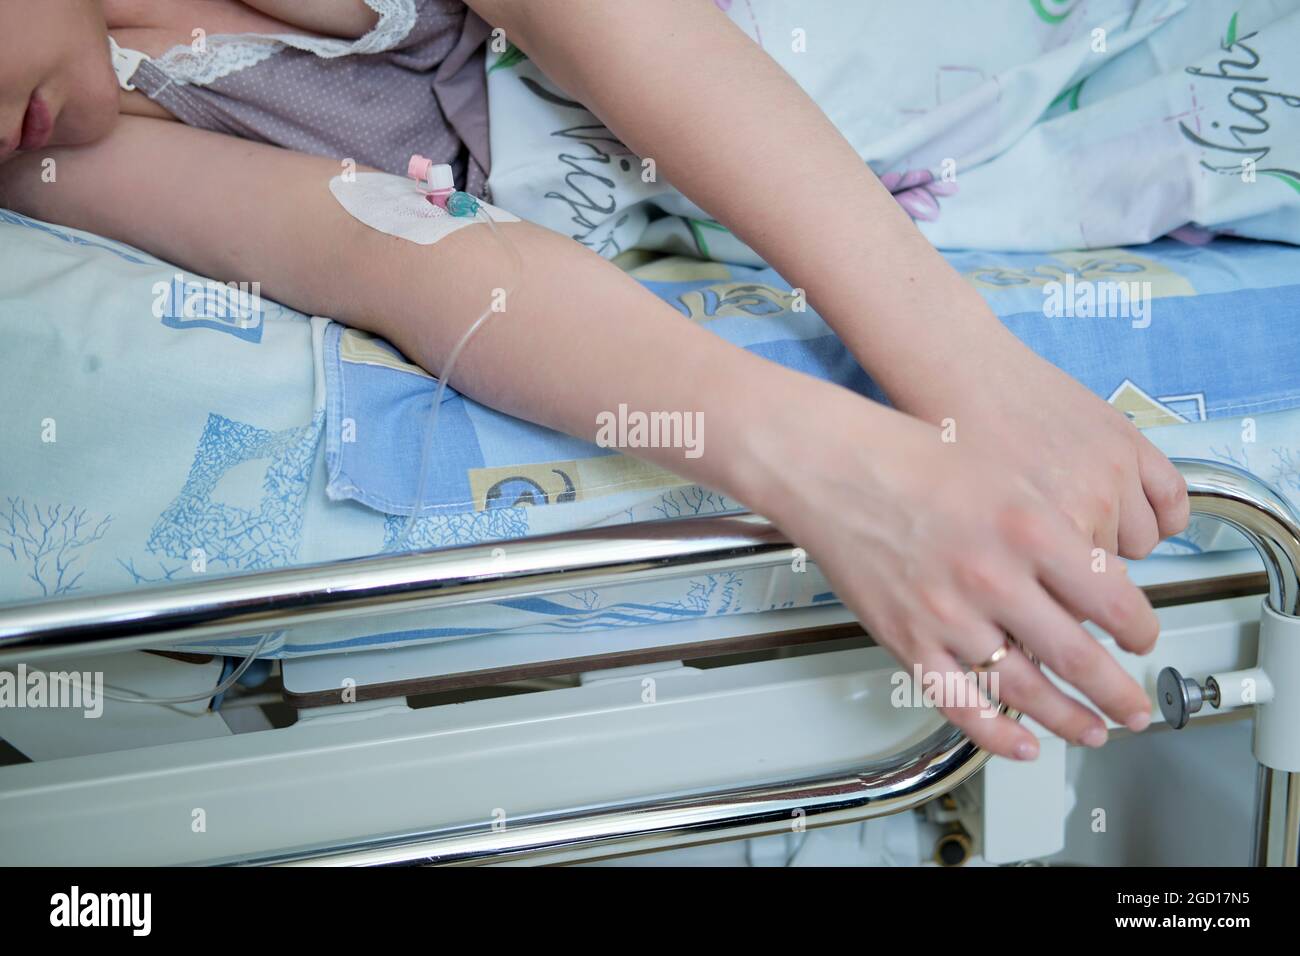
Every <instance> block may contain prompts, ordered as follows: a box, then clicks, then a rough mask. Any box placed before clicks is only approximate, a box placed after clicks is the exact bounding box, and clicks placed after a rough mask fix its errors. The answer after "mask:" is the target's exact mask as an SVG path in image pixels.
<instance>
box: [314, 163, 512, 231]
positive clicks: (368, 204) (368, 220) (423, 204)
mask: <svg viewBox="0 0 1300 956" xmlns="http://www.w3.org/2000/svg"><path fill="white" fill-rule="evenodd" d="M330 192H332V193H333V194H334V198H335V199H337V200H338V201H339V205H341V206H342V207H343V208H344V209H346V210H347V211H348V213H350V214H351V215H352V217H353V218H354V219H356V220H357V221H359V222H361V223H364V224H365V225H367V226H369V227H370V228H371V229H376V230H378V231H379V232H382V233H386V234H387V235H390V236H396V237H397V238H398V239H405V240H407V241H408V242H414V243H416V244H418V245H421V246H431V245H433V244H434V243H435V242H437V241H438V240H439V239H443V238H445V237H447V236H450V235H451V234H452V233H453V232H455V231H456V230H458V229H464V228H465V227H466V226H472V225H474V223H476V222H482V221H483V220H482V218H481V216H482V215H483V214H484V213H486V214H487V215H489V216H491V217H492V218H493V220H495V221H496V222H518V221H519V217H518V216H512V215H510V213H508V212H506V211H505V210H504V209H499V208H497V207H496V206H493V205H490V204H489V203H485V202H483V201H482V200H481V199H480V200H479V215H478V216H468V217H460V216H453V215H452V214H451V213H449V212H447V211H446V210H445V209H441V208H439V207H438V206H435V205H434V204H433V203H431V202H429V201H428V200H427V199H425V198H424V196H425V194H424V192H423V191H422V190H421V189H420V187H419V185H418V184H417V183H415V182H414V181H413V180H410V179H405V178H403V177H401V176H393V175H390V174H388V173H357V174H356V176H355V177H354V178H352V179H344V177H342V176H335V177H334V178H333V179H331V180H330Z"/></svg>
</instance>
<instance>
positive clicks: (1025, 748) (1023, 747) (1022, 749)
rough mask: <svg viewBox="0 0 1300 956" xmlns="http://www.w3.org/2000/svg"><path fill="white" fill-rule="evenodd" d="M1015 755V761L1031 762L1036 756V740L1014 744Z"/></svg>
mask: <svg viewBox="0 0 1300 956" xmlns="http://www.w3.org/2000/svg"><path fill="white" fill-rule="evenodd" d="M1015 753H1016V759H1017V760H1033V759H1034V758H1035V757H1037V756H1038V741H1036V740H1022V741H1020V743H1018V744H1016V751H1015Z"/></svg>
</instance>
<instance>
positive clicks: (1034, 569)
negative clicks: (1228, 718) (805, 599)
mask: <svg viewBox="0 0 1300 956" xmlns="http://www.w3.org/2000/svg"><path fill="white" fill-rule="evenodd" d="M823 398H826V396H823ZM820 408H821V412H822V414H821V415H820V416H819V421H818V422H816V423H809V426H808V427H807V428H805V429H804V432H803V435H802V438H801V439H800V441H799V442H798V446H797V447H795V446H781V447H774V448H773V449H772V450H771V451H772V460H771V461H772V464H773V467H777V462H783V463H784V465H783V466H781V467H784V469H785V470H786V472H787V474H788V473H789V472H790V470H791V465H790V463H791V462H799V463H800V464H799V466H798V468H797V470H798V473H799V478H798V480H797V481H795V480H790V481H789V482H787V483H786V484H785V486H784V491H783V494H782V496H781V497H780V500H777V499H773V500H771V501H757V502H755V507H757V508H758V509H759V510H762V511H764V512H765V513H767V514H768V516H769V517H771V518H772V519H773V520H774V521H775V522H776V523H777V524H778V525H779V526H780V527H781V528H782V530H784V531H785V532H786V533H787V534H789V535H790V536H791V537H792V538H793V539H794V540H796V541H797V542H799V543H800V544H801V545H802V546H803V547H805V548H806V549H807V550H808V553H809V555H810V557H811V558H813V559H814V560H815V561H816V562H817V563H818V565H819V567H820V568H821V569H822V570H823V571H824V572H825V573H826V575H827V577H828V578H829V579H830V581H831V583H832V585H833V586H834V588H835V592H836V594H837V595H838V596H839V597H840V598H841V599H842V600H843V601H844V602H845V603H846V604H847V605H848V606H849V607H850V608H852V609H853V611H854V612H855V613H856V614H857V615H858V616H859V618H860V619H861V620H862V622H863V624H864V625H865V626H866V628H867V630H868V631H869V632H870V633H871V635H872V636H873V637H874V638H875V639H876V640H877V641H878V642H879V643H880V644H882V645H883V646H885V647H887V648H888V649H889V650H890V651H892V652H893V653H894V655H895V656H896V657H898V659H899V660H900V661H901V662H902V663H903V664H904V665H905V666H906V667H907V670H908V673H909V674H910V673H912V672H913V667H914V665H919V666H920V668H921V670H922V672H923V674H924V675H926V677H927V679H928V676H929V675H931V674H934V675H942V676H944V677H945V678H946V677H947V676H948V675H965V677H964V678H963V679H964V680H966V681H967V686H970V685H972V684H973V683H974V681H975V676H974V674H973V673H972V671H973V670H974V669H975V667H976V666H977V665H979V664H981V663H983V662H990V661H992V663H991V665H990V667H989V668H988V669H989V672H990V674H996V675H997V682H998V683H997V687H996V691H997V693H998V695H999V696H1000V698H1001V699H1002V700H1004V701H1006V702H1007V703H1009V704H1010V705H1011V706H1013V707H1015V708H1016V709H1018V710H1021V711H1023V712H1024V713H1025V714H1027V715H1029V716H1030V717H1032V718H1034V719H1035V720H1036V721H1038V722H1039V723H1041V724H1042V725H1043V726H1045V727H1047V728H1048V729H1050V730H1051V731H1053V732H1054V733H1056V734H1058V735H1060V736H1061V737H1063V738H1065V739H1066V740H1069V741H1073V742H1077V743H1081V744H1085V745H1090V746H1099V745H1100V744H1101V743H1103V742H1104V741H1105V739H1106V731H1105V725H1104V723H1103V721H1102V720H1101V719H1100V718H1099V717H1098V715H1097V714H1096V713H1094V712H1093V711H1092V710H1090V709H1088V708H1087V707H1085V706H1084V705H1083V704H1081V703H1079V702H1078V701H1077V700H1074V699H1072V698H1071V697H1068V696H1067V695H1066V694H1064V693H1062V692H1061V691H1060V690H1058V689H1057V688H1056V687H1055V686H1054V685H1053V684H1052V683H1051V682H1050V681H1049V680H1048V678H1047V677H1046V676H1044V675H1043V674H1042V673H1041V672H1040V671H1039V669H1038V667H1036V666H1035V665H1034V663H1033V662H1032V661H1031V660H1030V659H1029V657H1028V656H1026V654H1025V651H1028V652H1029V653H1031V654H1032V655H1033V656H1034V657H1036V658H1037V659H1038V660H1040V661H1041V662H1043V663H1044V664H1045V665H1047V666H1048V667H1050V668H1051V669H1052V671H1054V672H1055V673H1056V674H1057V675H1058V676H1060V677H1061V678H1063V679H1064V680H1065V681H1066V682H1068V683H1069V684H1072V685H1073V686H1074V687H1075V688H1076V689H1077V690H1078V691H1080V692H1081V693H1082V694H1083V696H1084V697H1085V698H1087V700H1089V701H1090V702H1091V703H1092V704H1093V705H1094V706H1095V707H1096V708H1097V709H1098V710H1100V711H1101V712H1102V713H1104V714H1105V715H1106V716H1107V717H1109V718H1111V719H1112V720H1114V721H1115V722H1117V723H1119V724H1121V725H1127V726H1128V727H1129V728H1130V729H1133V730H1141V729H1143V728H1144V727H1145V726H1146V725H1147V724H1148V723H1149V720H1150V704H1149V701H1148V698H1147V695H1146V693H1145V692H1144V691H1143V689H1142V688H1141V687H1140V686H1138V684H1137V683H1136V682H1135V681H1134V680H1133V679H1132V678H1130V677H1129V676H1128V675H1126V674H1125V673H1124V671H1123V670H1122V669H1121V668H1120V666H1119V664H1118V663H1117V662H1116V661H1115V659H1114V658H1113V657H1112V656H1111V654H1110V653H1109V652H1108V651H1106V650H1105V649H1104V648H1103V647H1102V646H1101V644H1099V643H1098V642H1097V640H1096V639H1094V638H1093V637H1092V636H1091V635H1090V634H1089V633H1088V632H1087V631H1085V630H1084V628H1083V627H1082V626H1081V625H1080V624H1079V621H1080V620H1084V619H1087V620H1091V621H1093V622H1094V623H1096V624H1097V625H1099V626H1100V627H1102V628H1103V629H1104V630H1106V631H1107V632H1109V633H1110V634H1111V635H1113V636H1114V638H1115V640H1116V641H1117V643H1118V644H1119V645H1120V646H1121V647H1122V648H1124V649H1126V650H1129V651H1132V652H1135V653H1146V652H1147V651H1149V650H1150V649H1151V647H1152V646H1153V644H1154V642H1155V640H1156V636H1157V632H1158V628H1159V625H1158V622H1157V619H1156V615H1155V612H1154V611H1153V610H1152V609H1151V606H1150V604H1149V603H1148V601H1147V599H1146V597H1145V596H1144V595H1143V593H1142V592H1141V591H1140V590H1139V589H1138V588H1137V587H1136V586H1135V585H1134V584H1133V583H1132V582H1130V581H1129V579H1128V577H1127V575H1126V573H1125V568H1124V563H1123V561H1121V560H1120V559H1119V558H1117V557H1115V556H1114V555H1113V554H1112V553H1108V552H1107V551H1105V550H1102V549H1099V548H1097V546H1096V544H1095V540H1094V539H1095V537H1096V535H1097V533H1098V528H1097V527H1093V528H1090V529H1089V530H1088V532H1087V533H1085V532H1083V531H1081V530H1080V528H1079V527H1078V526H1077V518H1072V517H1069V516H1067V513H1066V512H1065V511H1064V510H1063V509H1062V508H1061V507H1059V506H1058V505H1057V504H1056V503H1054V502H1053V501H1052V500H1051V499H1050V498H1049V497H1048V496H1047V494H1046V493H1045V492H1044V490H1043V489H1042V488H1041V487H1039V486H1038V482H1039V481H1041V480H1042V478H1041V476H1040V475H1036V474H1034V473H1033V472H1032V469H1025V468H1023V467H1021V464H1020V461H1019V460H1017V459H1013V458H1011V457H1010V456H1008V455H1006V454H1004V453H1002V452H1000V451H996V450H993V449H992V448H991V446H983V445H981V444H980V443H977V442H976V441H975V440H973V439H967V438H965V437H963V436H962V435H961V434H960V432H958V435H957V440H956V441H945V437H951V436H945V434H944V431H943V429H940V428H936V427H934V426H931V425H928V424H924V423H922V422H919V421H917V420H916V419H914V418H911V417H908V416H905V415H903V414H901V413H898V412H894V411H889V410H884V409H878V407H877V406H869V405H868V404H867V403H864V402H863V401H862V400H861V399H859V398H857V397H855V396H851V395H849V394H848V393H844V395H843V398H841V399H836V400H833V401H824V402H823V403H822V404H821V406H820ZM1121 424H1123V422H1122V421H1121ZM958 428H960V425H958ZM822 436H825V437H822ZM832 436H833V437H832ZM1085 447H1091V446H1085ZM1101 464H1102V467H1105V468H1110V467H1112V466H1110V465H1107V464H1105V462H1102V463H1101ZM1171 467H1172V466H1171ZM1044 473H1046V474H1049V475H1050V474H1052V469H1051V468H1050V467H1048V468H1044ZM1175 477H1178V476H1177V474H1176V473H1175ZM1179 481H1180V482H1181V478H1179ZM1113 490H1114V489H1113V488H1112V487H1109V486H1108V487H1104V488H1102V489H1101V490H1100V491H1096V490H1094V491H1093V492H1092V494H1091V496H1090V498H1089V500H1090V501H1092V500H1094V499H1097V498H1099V497H1101V495H1103V494H1106V493H1113ZM1111 500H1114V499H1111ZM1095 513H1097V514H1101V515H1105V514H1107V513H1108V509H1107V508H1106V507H1101V506H1098V507H1097V508H1096V510H1095ZM1101 527H1102V530H1103V532H1104V533H1111V532H1109V531H1107V530H1106V529H1109V528H1110V525H1109V524H1105V525H1102V526H1101ZM1152 543H1154V541H1152ZM1006 634H1010V635H1011V636H1012V637H1013V638H1015V639H1016V640H1017V641H1018V642H1019V643H1020V644H1021V645H1022V646H1023V648H1024V650H1023V651H1022V650H1020V649H1017V648H1016V647H1015V646H1014V645H1013V646H1011V647H1010V652H1009V653H1006V654H1005V656H1002V655H1003V652H1002V651H1001V650H1000V649H1001V648H1003V646H1004V641H1005V635H1006ZM988 679H989V680H991V678H988ZM946 683H947V682H946ZM975 701H976V699H975V698H973V697H972V698H971V699H970V700H969V701H968V704H970V705H968V706H964V707H962V706H951V705H948V706H944V707H943V708H942V709H943V713H944V714H945V716H947V717H948V719H949V720H951V721H952V722H953V723H954V724H956V725H957V726H959V727H960V728H961V729H962V730H964V731H965V732H966V733H968V734H969V735H970V737H971V738H972V739H974V740H975V741H976V742H977V743H979V744H980V745H981V746H983V747H985V748H987V749H989V750H991V751H993V752H995V753H998V754H1002V755H1004V756H1010V757H1017V758H1020V759H1032V758H1033V757H1034V756H1035V755H1036V754H1037V750H1038V746H1037V742H1036V740H1035V738H1034V736H1033V734H1031V733H1030V732H1029V730H1027V729H1026V728H1024V727H1022V726H1020V725H1019V724H1017V723H1015V722H1014V721H1012V720H1010V719H1008V718H1005V717H997V718H992V719H990V717H989V712H988V710H987V709H984V708H981V707H980V706H978V704H977V703H976V702H975ZM952 703H953V702H952V701H946V704H952Z"/></svg>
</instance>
